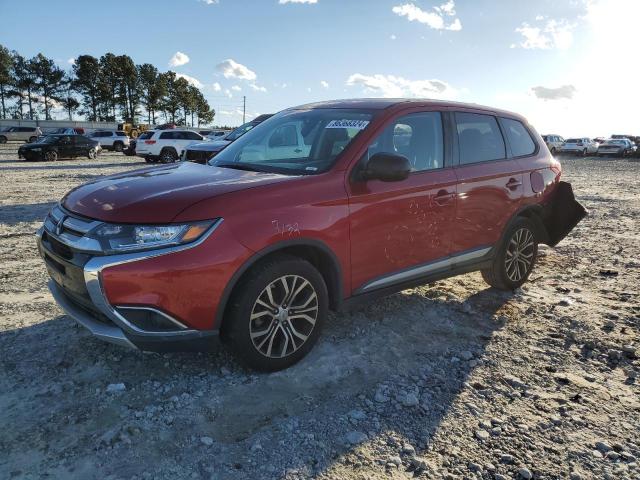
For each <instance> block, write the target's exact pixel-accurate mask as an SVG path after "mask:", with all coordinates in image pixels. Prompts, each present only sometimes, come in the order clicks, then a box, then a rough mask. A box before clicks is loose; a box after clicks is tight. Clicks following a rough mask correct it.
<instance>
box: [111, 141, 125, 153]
mask: <svg viewBox="0 0 640 480" xmlns="http://www.w3.org/2000/svg"><path fill="white" fill-rule="evenodd" d="M113 149H114V150H115V151H116V152H121V151H122V150H123V149H124V144H123V143H122V142H115V143H114V144H113Z"/></svg>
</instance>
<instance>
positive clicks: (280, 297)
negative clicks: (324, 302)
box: [249, 275, 318, 358]
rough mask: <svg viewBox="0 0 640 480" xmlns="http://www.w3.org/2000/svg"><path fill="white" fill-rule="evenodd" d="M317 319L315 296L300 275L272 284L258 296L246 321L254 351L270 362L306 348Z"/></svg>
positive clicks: (308, 284) (311, 286)
mask: <svg viewBox="0 0 640 480" xmlns="http://www.w3.org/2000/svg"><path fill="white" fill-rule="evenodd" d="M317 319H318V295H317V293H316V290H315V289H314V288H313V285H312V284H311V282H309V281H308V280H307V279H305V278H303V277H301V276H299V275H285V276H282V277H279V278H277V279H276V280H274V281H272V282H271V283H270V284H269V285H267V286H266V288H265V289H264V290H263V291H262V292H261V293H260V295H259V296H258V298H257V299H256V301H255V303H254V304H253V308H252V309H251V316H250V317H249V334H250V335H251V342H252V343H253V346H254V347H255V349H256V350H257V351H258V352H260V353H261V354H262V355H264V356H266V357H269V358H284V357H287V356H289V355H291V354H292V353H294V352H295V351H297V350H298V349H299V348H300V347H302V345H304V344H305V342H306V341H307V339H308V338H309V337H310V336H311V333H312V332H313V329H314V328H315V324H316V321H317Z"/></svg>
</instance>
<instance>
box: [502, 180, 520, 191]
mask: <svg viewBox="0 0 640 480" xmlns="http://www.w3.org/2000/svg"><path fill="white" fill-rule="evenodd" d="M520 185H522V182H521V181H519V180H516V179H515V178H511V179H509V181H508V182H507V184H506V185H505V187H507V188H508V189H509V190H515V189H516V188H518V187H519V186H520Z"/></svg>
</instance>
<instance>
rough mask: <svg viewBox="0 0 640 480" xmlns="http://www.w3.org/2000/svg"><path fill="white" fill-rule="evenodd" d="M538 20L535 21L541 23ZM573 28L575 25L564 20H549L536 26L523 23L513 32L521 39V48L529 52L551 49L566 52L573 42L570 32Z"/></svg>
mask: <svg viewBox="0 0 640 480" xmlns="http://www.w3.org/2000/svg"><path fill="white" fill-rule="evenodd" d="M538 18H539V17H536V20H537V21H538V22H541V21H542V18H540V20H538ZM574 28H575V25H574V24H570V23H568V22H567V21H566V20H555V19H549V20H547V21H546V22H544V23H539V24H538V25H537V26H536V25H530V24H528V23H527V22H523V23H522V25H520V26H519V27H518V28H516V30H515V31H516V32H517V33H519V34H521V35H522V37H523V39H522V41H521V42H520V46H521V47H522V48H526V49H531V50H533V49H540V50H549V49H552V48H557V49H559V50H566V49H567V48H569V47H570V46H571V43H572V42H573V32H572V30H573V29H574ZM512 48H513V47H512Z"/></svg>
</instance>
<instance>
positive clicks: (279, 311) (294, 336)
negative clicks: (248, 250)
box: [223, 255, 328, 372]
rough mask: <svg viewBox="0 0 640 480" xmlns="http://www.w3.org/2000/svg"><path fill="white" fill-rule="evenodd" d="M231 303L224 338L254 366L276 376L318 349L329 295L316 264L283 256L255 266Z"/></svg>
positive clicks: (242, 282)
mask: <svg viewBox="0 0 640 480" xmlns="http://www.w3.org/2000/svg"><path fill="white" fill-rule="evenodd" d="M230 302H231V303H230V308H229V315H228V316H227V318H226V320H225V326H223V337H224V338H225V339H226V340H228V341H229V342H230V344H231V347H232V349H233V350H234V351H235V353H236V354H237V355H238V357H239V358H240V359H241V360H242V361H244V363H246V364H247V365H248V366H249V367H251V368H253V369H255V370H260V371H267V372H272V371H276V370H282V369H283V368H287V367H289V366H291V365H293V364H295V363H296V362H298V361H299V360H301V359H302V358H303V357H304V356H305V355H306V354H307V353H309V351H310V350H311V349H312V348H313V345H314V344H315V343H316V341H317V340H318V337H319V335H320V331H321V330H322V325H323V324H324V321H325V318H326V316H327V309H328V294H327V286H326V285H325V283H324V279H323V278H322V275H320V273H319V272H318V270H316V268H315V267H314V266H313V265H311V264H310V263H309V262H307V261H306V260H302V259H300V258H297V257H293V256H289V255H279V256H277V257H273V258H271V259H269V260H266V261H264V262H262V263H260V264H259V265H257V266H256V267H254V269H253V270H251V271H250V272H249V273H248V274H247V276H246V277H245V278H244V279H243V280H242V281H241V282H240V283H239V284H238V285H237V286H236V288H235V289H234V294H233V295H232V298H231V299H230Z"/></svg>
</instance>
